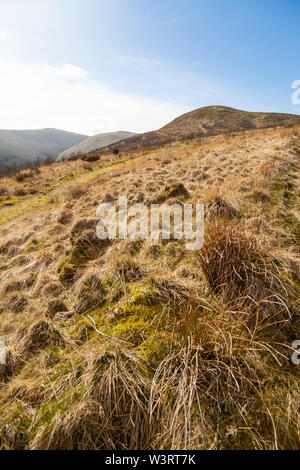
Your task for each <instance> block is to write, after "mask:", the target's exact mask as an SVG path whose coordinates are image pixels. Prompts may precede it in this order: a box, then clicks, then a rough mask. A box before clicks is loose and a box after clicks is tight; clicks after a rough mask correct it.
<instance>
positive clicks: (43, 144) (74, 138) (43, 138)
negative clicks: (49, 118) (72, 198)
mask: <svg viewBox="0 0 300 470" xmlns="http://www.w3.org/2000/svg"><path fill="white" fill-rule="evenodd" d="M86 137H87V136H86V135H82V134H76V133H73V132H67V131H62V130H58V129H40V130H0V171H1V170H2V169H4V168H7V167H17V168H22V167H24V166H26V165H28V163H33V162H35V161H36V160H37V159H40V160H41V161H42V160H45V159H46V158H47V157H51V158H52V159H56V158H57V156H58V154H59V153H60V152H62V151H63V150H65V149H67V148H68V147H71V146H72V145H75V144H78V143H79V142H81V141H82V140H83V139H86Z"/></svg>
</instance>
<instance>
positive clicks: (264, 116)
mask: <svg viewBox="0 0 300 470" xmlns="http://www.w3.org/2000/svg"><path fill="white" fill-rule="evenodd" d="M299 123H300V116H299V115H294V114H282V113H254V112H248V111H240V110H237V109H234V108H229V107H225V106H207V107H204V108H199V109H196V110H194V111H191V112H189V113H186V114H183V115H182V116H179V117H178V118H176V119H175V120H174V121H172V122H170V123H169V124H167V125H166V126H164V127H162V128H161V129H159V130H157V131H152V132H147V133H145V134H140V135H137V136H134V137H130V138H129V139H127V140H126V141H122V142H120V143H119V144H118V148H119V149H120V151H125V152H126V151H135V150H136V149H139V148H144V149H150V148H157V147H159V146H161V145H166V144H169V143H171V142H176V141H184V140H188V139H193V138H202V137H209V136H213V135H218V134H230V133H233V132H241V131H246V130H251V129H265V128H270V127H288V126H293V125H296V124H299ZM111 151H112V147H111V146H108V147H105V148H102V149H101V150H99V152H98V153H99V154H102V153H103V152H111ZM96 154H97V152H96Z"/></svg>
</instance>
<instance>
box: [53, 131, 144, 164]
mask: <svg viewBox="0 0 300 470" xmlns="http://www.w3.org/2000/svg"><path fill="white" fill-rule="evenodd" d="M134 135H136V134H134V133H133V132H126V131H118V132H107V133H105V134H97V135H94V136H92V137H88V138H87V139H85V140H83V141H82V142H80V143H79V144H77V145H74V146H73V147H70V148H68V149H67V150H65V151H64V152H62V153H61V154H60V155H59V156H58V161H60V160H67V159H68V158H70V157H72V156H75V155H82V154H85V153H88V152H91V151H93V150H97V149H100V148H102V147H107V146H108V145H110V144H115V143H116V142H120V140H124V139H127V138H128V137H132V136H134Z"/></svg>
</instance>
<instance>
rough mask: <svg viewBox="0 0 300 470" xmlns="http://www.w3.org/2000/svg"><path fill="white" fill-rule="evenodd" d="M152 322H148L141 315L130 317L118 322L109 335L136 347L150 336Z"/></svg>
mask: <svg viewBox="0 0 300 470" xmlns="http://www.w3.org/2000/svg"><path fill="white" fill-rule="evenodd" d="M149 328H150V322H149V321H146V320H145V319H144V318H142V317H141V316H140V315H130V317H128V318H126V319H125V320H121V321H118V323H117V324H116V325H114V326H113V327H112V328H111V329H110V330H109V331H108V334H110V335H111V336H116V337H118V338H120V339H122V340H126V341H130V342H131V343H133V344H134V345H136V346H137V345H139V344H140V343H142V342H143V341H144V339H145V336H146V335H148V334H149Z"/></svg>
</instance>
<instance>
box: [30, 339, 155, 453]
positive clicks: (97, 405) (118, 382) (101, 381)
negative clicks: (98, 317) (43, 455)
mask: <svg viewBox="0 0 300 470" xmlns="http://www.w3.org/2000/svg"><path fill="white" fill-rule="evenodd" d="M75 374H76V371H74V372H72V373H71V375H70V377H69V378H68V381H69V382H71V383H72V382H73V391H72V394H73V395H74V397H75V396H76V394H77V395H78V393H80V389H81V390H82V387H83V386H84V391H83V393H84V396H82V400H81V401H79V402H78V401H77V400H74V401H73V404H72V405H71V406H70V407H68V408H67V409H63V408H62V409H61V411H59V412H58V413H57V414H56V415H55V416H54V417H53V419H52V421H51V425H50V426H49V425H47V426H42V427H41V428H40V429H39V431H38V433H37V435H36V436H35V438H34V440H33V442H32V443H31V445H30V448H31V449H32V450H42V449H56V450H58V449H59V450H95V449H98V450H99V449H100V450H101V449H102V450H105V449H112V450H115V449H116V450H124V449H130V450H134V449H144V448H147V445H148V444H149V439H150V436H151V434H150V422H149V421H150V420H149V415H148V410H147V395H148V394H149V385H148V381H147V379H146V378H145V376H144V374H143V366H142V364H141V362H140V361H139V360H138V359H137V358H136V357H135V356H134V355H133V354H132V353H131V352H130V351H126V350H125V349H122V350H115V347H114V346H112V345H111V346H110V348H109V352H108V349H107V350H104V351H103V352H102V354H101V353H100V354H99V355H98V357H93V358H91V359H90V360H88V364H87V365H86V366H85V369H84V371H83V373H81V374H78V371H77V376H78V377H79V378H77V379H76V375H75ZM54 386H56V384H55V385H54ZM81 393H82V392H81Z"/></svg>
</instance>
